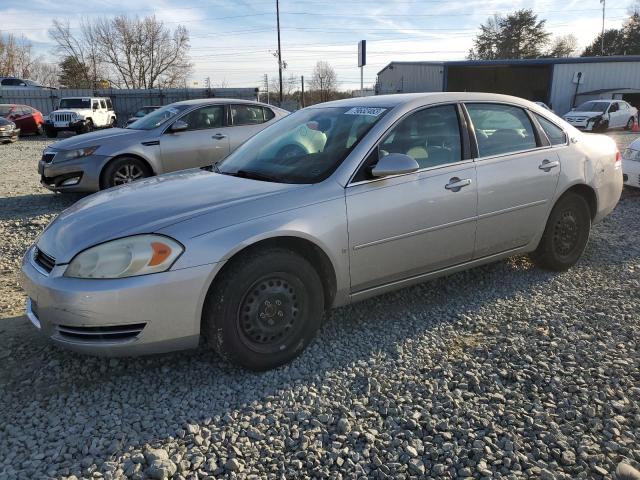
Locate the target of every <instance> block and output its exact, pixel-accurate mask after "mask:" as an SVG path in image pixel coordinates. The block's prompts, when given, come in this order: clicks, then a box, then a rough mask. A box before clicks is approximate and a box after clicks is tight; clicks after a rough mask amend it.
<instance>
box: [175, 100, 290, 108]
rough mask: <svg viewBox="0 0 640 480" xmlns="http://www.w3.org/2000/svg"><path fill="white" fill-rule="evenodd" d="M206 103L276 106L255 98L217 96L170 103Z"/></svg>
mask: <svg viewBox="0 0 640 480" xmlns="http://www.w3.org/2000/svg"><path fill="white" fill-rule="evenodd" d="M208 103H222V104H229V103H236V104H237V103H240V104H251V105H262V106H263V107H271V108H278V107H276V106H274V105H267V104H266V103H262V102H258V101H257V100H241V99H239V98H217V97H210V98H196V99H193V100H182V101H180V102H173V103H172V104H171V105H206V104H208Z"/></svg>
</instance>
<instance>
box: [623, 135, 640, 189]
mask: <svg viewBox="0 0 640 480" xmlns="http://www.w3.org/2000/svg"><path fill="white" fill-rule="evenodd" d="M622 177H623V180H624V184H625V185H628V186H630V187H635V188H640V138H636V139H635V140H634V141H633V142H631V143H630V144H629V146H628V147H627V148H626V149H625V151H624V152H623V154H622Z"/></svg>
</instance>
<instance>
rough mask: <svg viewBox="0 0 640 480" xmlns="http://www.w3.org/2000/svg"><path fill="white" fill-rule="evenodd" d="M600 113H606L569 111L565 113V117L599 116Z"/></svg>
mask: <svg viewBox="0 0 640 480" xmlns="http://www.w3.org/2000/svg"><path fill="white" fill-rule="evenodd" d="M598 115H604V114H603V113H602V112H569V113H567V114H565V116H564V118H577V117H578V118H579V117H588V118H591V117H597V116H598Z"/></svg>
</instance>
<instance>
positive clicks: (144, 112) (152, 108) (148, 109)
mask: <svg viewBox="0 0 640 480" xmlns="http://www.w3.org/2000/svg"><path fill="white" fill-rule="evenodd" d="M159 108H161V107H160V106H146V107H142V108H141V109H140V110H138V111H137V112H136V113H134V114H133V116H132V117H129V118H128V119H127V125H126V126H127V127H128V126H129V125H131V124H132V123H133V122H136V121H138V120H140V119H141V118H142V117H144V116H146V115H148V114H150V113H151V112H154V111H156V110H158V109H159Z"/></svg>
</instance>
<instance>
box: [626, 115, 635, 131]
mask: <svg viewBox="0 0 640 480" xmlns="http://www.w3.org/2000/svg"><path fill="white" fill-rule="evenodd" d="M632 128H633V117H631V118H630V119H629V121H628V122H627V125H626V126H625V127H624V129H625V130H631V129H632Z"/></svg>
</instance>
